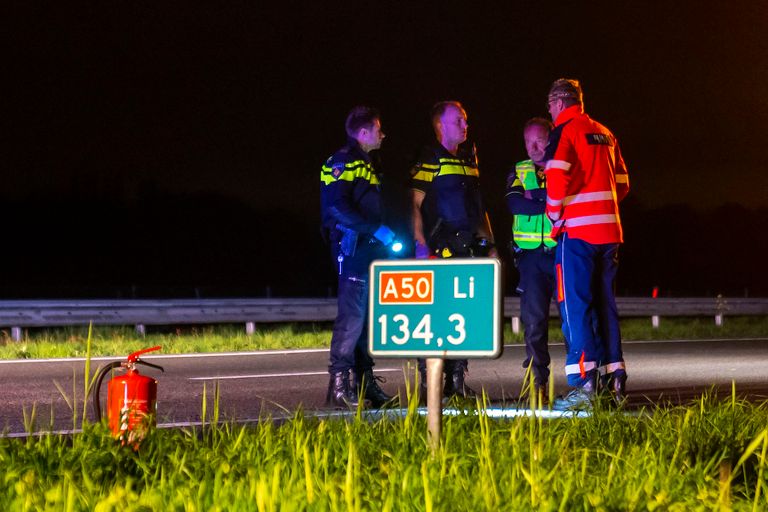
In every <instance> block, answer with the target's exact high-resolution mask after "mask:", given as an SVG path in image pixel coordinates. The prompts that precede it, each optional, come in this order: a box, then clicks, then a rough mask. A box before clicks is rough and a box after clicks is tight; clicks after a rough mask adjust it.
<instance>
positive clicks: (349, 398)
mask: <svg viewBox="0 0 768 512" xmlns="http://www.w3.org/2000/svg"><path fill="white" fill-rule="evenodd" d="M325 403H326V405H332V406H334V407H342V408H350V409H356V408H357V406H358V405H359V399H358V397H357V393H355V392H354V391H353V390H352V389H350V386H349V370H346V371H343V372H337V373H332V374H331V380H330V381H329V382H328V394H327V395H326V397H325ZM365 405H366V404H365V403H364V404H363V407H365Z"/></svg>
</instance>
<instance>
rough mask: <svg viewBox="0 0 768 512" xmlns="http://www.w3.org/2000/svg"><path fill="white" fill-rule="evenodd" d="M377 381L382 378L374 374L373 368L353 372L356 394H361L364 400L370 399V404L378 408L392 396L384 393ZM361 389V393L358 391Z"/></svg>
mask: <svg viewBox="0 0 768 512" xmlns="http://www.w3.org/2000/svg"><path fill="white" fill-rule="evenodd" d="M377 381H381V382H384V378H383V377H378V376H375V375H374V374H373V368H366V369H365V370H362V371H359V370H358V371H356V372H355V387H356V388H357V393H358V395H361V394H362V395H363V396H364V397H365V398H366V400H370V401H371V405H373V406H374V407H376V408H379V407H381V406H382V405H384V404H386V403H387V402H391V401H392V399H393V397H391V396H389V395H388V394H386V393H385V392H384V390H383V389H381V386H379V383H378V382H377ZM361 390H362V391H363V393H361V392H360V391H361Z"/></svg>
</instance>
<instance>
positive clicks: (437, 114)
mask: <svg viewBox="0 0 768 512" xmlns="http://www.w3.org/2000/svg"><path fill="white" fill-rule="evenodd" d="M448 107H456V108H459V109H461V110H464V106H463V105H462V104H461V103H459V102H458V101H454V100H449V101H439V102H437V103H435V104H434V105H433V106H432V111H431V112H430V119H431V120H432V128H434V129H435V131H437V123H438V121H440V118H441V117H443V114H445V111H446V110H448Z"/></svg>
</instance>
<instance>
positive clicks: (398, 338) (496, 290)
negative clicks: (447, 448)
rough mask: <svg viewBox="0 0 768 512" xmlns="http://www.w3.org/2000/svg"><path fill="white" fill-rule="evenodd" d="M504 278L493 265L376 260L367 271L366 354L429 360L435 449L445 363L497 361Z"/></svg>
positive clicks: (483, 261)
mask: <svg viewBox="0 0 768 512" xmlns="http://www.w3.org/2000/svg"><path fill="white" fill-rule="evenodd" d="M500 281H501V271H500V264H499V261H498V260H497V259H495V258H473V259H459V258H455V259H444V260H377V261H374V262H373V263H372V264H371V267H370V281H369V282H370V287H369V289H370V295H369V301H370V303H369V308H368V312H369V313H368V314H369V318H368V326H369V333H368V334H369V337H368V339H369V350H370V352H371V355H373V356H374V357H392V358H415V357H421V358H426V359H427V428H428V431H429V435H430V444H431V446H432V448H433V449H435V448H437V447H438V446H439V444H440V430H441V417H442V408H441V402H442V401H441V399H442V374H443V360H444V359H477V358H496V357H499V355H501V347H502V345H501V323H500V321H501V285H500Z"/></svg>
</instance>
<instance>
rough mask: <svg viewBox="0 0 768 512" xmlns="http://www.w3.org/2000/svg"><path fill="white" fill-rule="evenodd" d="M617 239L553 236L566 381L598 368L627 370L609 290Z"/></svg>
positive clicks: (608, 372)
mask: <svg viewBox="0 0 768 512" xmlns="http://www.w3.org/2000/svg"><path fill="white" fill-rule="evenodd" d="M618 249H619V244H590V243H588V242H585V241H583V240H579V239H577V238H569V237H568V234H567V233H565V234H563V235H562V236H561V237H560V238H559V239H558V244H557V256H556V258H555V273H556V276H557V301H558V305H559V306H560V315H561V318H562V322H563V334H564V335H565V340H566V350H567V353H566V358H565V374H566V376H567V378H568V384H569V385H570V386H581V385H583V384H584V383H585V382H586V381H587V379H588V378H589V375H594V373H595V372H599V373H600V374H602V375H611V374H613V373H614V372H616V373H623V374H626V369H625V366H624V356H623V353H622V350H621V332H620V329H619V314H618V310H617V309H616V296H615V292H614V288H615V281H616V271H617V270H618V265H619V259H618Z"/></svg>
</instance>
